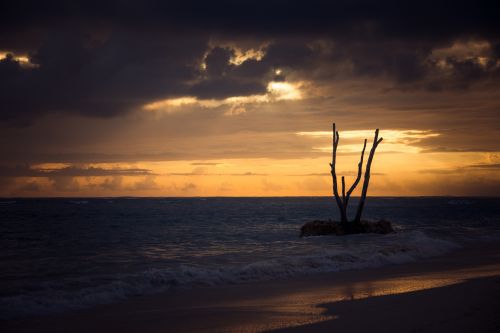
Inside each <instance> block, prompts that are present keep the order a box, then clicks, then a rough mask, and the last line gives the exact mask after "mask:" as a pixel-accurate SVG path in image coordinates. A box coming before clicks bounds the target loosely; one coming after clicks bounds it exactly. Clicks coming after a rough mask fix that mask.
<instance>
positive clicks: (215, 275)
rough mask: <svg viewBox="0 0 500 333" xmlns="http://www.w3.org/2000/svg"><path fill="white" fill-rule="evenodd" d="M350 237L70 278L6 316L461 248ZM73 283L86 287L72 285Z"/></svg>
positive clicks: (397, 237)
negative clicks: (217, 260) (224, 262)
mask: <svg viewBox="0 0 500 333" xmlns="http://www.w3.org/2000/svg"><path fill="white" fill-rule="evenodd" d="M346 237H351V240H352V242H351V241H349V245H345V246H343V247H342V248H335V249H325V250H323V251H322V252H320V253H315V254H310V255H296V256H283V257H279V258H274V259H268V260H262V261H256V262H253V263H249V264H245V265H231V266H215V267H214V266H212V267H201V266H190V265H180V266H177V267H171V268H165V269H159V268H156V269H154V268H153V269H149V270H146V271H143V272H141V273H133V274H114V275H106V276H99V277H93V278H92V279H89V278H87V279H86V280H84V279H83V278H82V279H73V280H72V281H69V282H68V281H65V283H64V285H62V284H59V285H58V284H57V283H50V284H46V285H45V286H44V287H43V288H42V289H41V290H38V291H33V292H25V293H23V294H20V295H14V296H8V297H3V298H0V319H12V318H19V317H26V316H33V315H46V314H53V313H59V312H66V311H70V310H75V309H81V308H86V307H90V306H93V305H97V304H104V303H110V302H114V301H118V300H121V299H126V298H128V297H131V296H137V295H146V294H153V293H161V292H168V291H169V290H175V289H179V288H193V287H199V286H211V285H224V284H238V283H248V282H253V281H262V280H271V279H277V278H284V277H293V276H299V275H307V274H314V273H323V272H336V271H344V270H353V269H361V268H368V267H379V266H384V265H390V264H399V263H405V262H411V261H415V260H418V259H420V258H425V257H431V256H436V255H441V254H445V253H448V252H450V251H452V250H453V249H456V248H458V247H459V245H458V244H457V243H454V242H451V241H448V240H443V239H438V238H433V237H430V236H428V235H426V234H425V233H424V232H422V231H408V232H405V231H402V232H399V233H397V234H391V235H385V236H377V237H383V242H382V243H375V242H366V241H364V242H363V241H361V240H365V239H364V238H363V237H365V235H352V236H346ZM356 238H359V239H356ZM358 240H360V242H358ZM326 247H327V246H325V248H326ZM68 284H70V285H73V286H75V285H77V286H80V287H77V288H68V287H67V285H68ZM82 286H85V287H82Z"/></svg>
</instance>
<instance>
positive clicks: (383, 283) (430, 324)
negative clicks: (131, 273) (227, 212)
mask: <svg viewBox="0 0 500 333" xmlns="http://www.w3.org/2000/svg"><path fill="white" fill-rule="evenodd" d="M499 296H500V243H499V242H495V243H484V244H476V245H471V246H468V247H466V248H463V249H458V250H455V251H453V252H452V253H450V254H448V255H444V256H439V257H431V258H427V259H422V260H419V261H416V262H412V263H405V264H397V265H389V266H382V267H377V268H367V269H358V270H349V271H340V272H333V273H319V274H314V275H307V276H301V277H294V278H286V279H281V280H272V281H260V282H255V283H251V284H239V285H229V286H213V287H200V288H196V289H191V290H183V291H176V292H172V293H168V294H156V295H147V296H137V297H134V298H131V299H128V300H124V301H123V302H120V303H113V304H106V305H99V306H96V307H94V308H91V309H85V310H80V311H77V312H72V313H65V314H58V315H50V316H45V317H38V318H28V319H17V320H7V321H3V322H0V327H2V332H6V333H7V332H20V333H21V332H33V331H37V332H68V331H71V332H89V331H92V332H110V331H120V332H263V331H273V330H277V331H279V332H315V331H317V332H323V331H325V330H326V331H331V330H334V329H339V330H342V331H348V332H349V331H352V332H356V331H363V330H370V331H372V332H373V331H377V327H378V326H377V327H374V326H373V325H377V323H379V324H380V323H381V322H384V324H383V325H382V326H380V327H378V329H380V331H381V332H382V331H384V332H401V331H403V332H404V331H418V330H419V329H420V330H421V331H425V332H427V331H433V330H434V329H435V331H436V332H438V331H447V330H454V331H458V332H470V331H471V329H473V331H474V330H476V331H481V332H487V331H488V330H490V329H491V331H495V330H496V331H498V330H500V319H497V318H496V317H497V316H496V311H495V309H498V306H499V305H500V297H499ZM451 300H453V301H451ZM398 304H400V305H399V306H398ZM431 310H432V311H431ZM416 314H418V316H414V315H416ZM359 317H362V318H363V320H362V321H360V320H358V319H356V318H359ZM417 317H418V318H417ZM403 318H404V320H403ZM450 318H454V319H453V320H452V319H450ZM471 325H472V326H471ZM478 325H480V326H478ZM426 327H427V328H426Z"/></svg>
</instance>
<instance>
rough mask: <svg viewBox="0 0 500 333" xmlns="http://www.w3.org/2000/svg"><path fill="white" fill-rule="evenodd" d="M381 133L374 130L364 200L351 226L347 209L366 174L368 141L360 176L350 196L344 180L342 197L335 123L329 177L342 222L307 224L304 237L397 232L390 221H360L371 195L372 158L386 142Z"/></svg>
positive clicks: (361, 199)
mask: <svg viewBox="0 0 500 333" xmlns="http://www.w3.org/2000/svg"><path fill="white" fill-rule="evenodd" d="M378 132H379V129H378V128H377V129H376V130H375V137H374V139H373V145H372V148H371V150H370V155H369V156H368V161H367V162H366V170H365V178H364V181H363V188H362V190H361V196H360V198H359V203H358V208H357V211H356V217H355V218H354V220H353V221H352V222H349V220H348V218H347V207H348V205H349V199H350V197H351V194H352V192H353V191H354V189H355V188H356V186H358V184H359V181H360V180H361V176H362V174H363V159H364V155H365V150H366V143H367V140H366V139H365V142H364V144H363V150H362V151H361V157H360V159H359V163H358V174H357V176H356V179H355V181H354V183H353V184H352V185H351V187H350V188H349V190H348V191H347V193H346V185H345V178H344V176H342V197H340V194H339V190H338V180H337V171H336V162H337V148H338V145H339V141H340V136H339V132H338V131H337V130H336V127H335V123H333V135H332V161H331V163H329V164H330V173H331V174H332V187H333V195H334V197H335V202H336V203H337V207H338V209H339V213H340V222H332V221H313V222H309V223H306V224H305V225H304V226H302V229H301V236H312V235H327V234H335V235H345V234H353V233H365V232H373V233H381V234H385V233H389V232H393V231H394V230H393V229H392V226H391V223H390V222H388V221H384V220H380V221H378V222H367V221H361V215H362V214H363V208H364V206H365V201H366V194H367V193H368V185H369V184H370V174H371V166H372V162H373V157H374V156H375V151H376V150H377V147H378V145H379V144H380V142H382V140H383V138H379V137H378Z"/></svg>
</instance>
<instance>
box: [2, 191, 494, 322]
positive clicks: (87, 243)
mask: <svg viewBox="0 0 500 333" xmlns="http://www.w3.org/2000/svg"><path fill="white" fill-rule="evenodd" d="M356 204H357V202H356V199H353V200H352V203H351V207H352V208H353V209H354V208H355V207H356ZM353 215H354V214H353V212H351V216H353ZM329 218H332V219H336V218H337V210H336V206H335V202H334V200H333V199H332V198H329V197H290V198H149V199H144V198H85V199H67V198H60V199H0V319H11V318H23V317H32V316H43V315H48V314H53V313H60V312H67V311H73V310H76V309H81V308H86V307H91V306H94V305H97V304H103V303H110V302H116V301H119V300H122V299H126V298H129V297H132V296H136V295H144V294H151V293H159V292H167V293H168V292H169V291H171V290H178V289H182V288H196V287H198V286H211V285H223V284H238V283H252V282H254V281H260V280H268V279H277V278H282V277H290V276H297V275H305V274H314V273H318V272H333V271H340V270H349V269H357V268H364V267H377V266H382V265H390V264H396V263H403V262H410V261H415V260H419V259H421V258H425V257H429V256H436V255H442V254H446V253H448V252H450V251H453V250H455V249H457V248H460V247H463V246H466V245H468V244H469V245H470V244H474V243H477V242H488V241H495V240H499V239H500V198H446V197H437V198H436V197H422V198H381V197H378V198H368V199H367V204H366V208H365V214H364V218H365V219H373V220H375V219H380V218H384V219H387V220H389V221H392V222H393V223H394V225H395V226H396V228H397V232H396V233H394V234H390V235H351V236H343V237H334V236H321V237H305V238H300V237H299V231H300V226H301V225H302V224H303V223H305V222H307V221H311V220H315V219H329Z"/></svg>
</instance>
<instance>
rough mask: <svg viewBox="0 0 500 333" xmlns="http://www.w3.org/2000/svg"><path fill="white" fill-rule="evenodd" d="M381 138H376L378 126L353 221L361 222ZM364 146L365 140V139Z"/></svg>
mask: <svg viewBox="0 0 500 333" xmlns="http://www.w3.org/2000/svg"><path fill="white" fill-rule="evenodd" d="M382 140H383V139H382V138H380V139H379V138H378V128H377V129H376V130H375V138H374V139H373V145H372V149H371V150H370V155H369V156H368V161H367V162H366V170H365V179H364V182H363V189H362V191H361V197H360V198H359V204H358V210H357V212H356V217H355V218H354V221H353V222H355V223H359V222H361V214H363V208H364V206H365V200H366V193H367V192H368V185H369V183H370V171H371V166H372V161H373V156H374V155H375V150H376V149H377V146H378V145H379V143H380V142H381V141H382ZM365 146H366V141H365Z"/></svg>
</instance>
